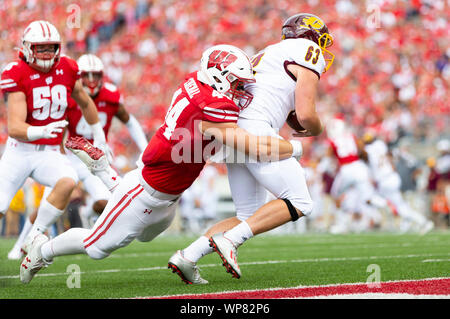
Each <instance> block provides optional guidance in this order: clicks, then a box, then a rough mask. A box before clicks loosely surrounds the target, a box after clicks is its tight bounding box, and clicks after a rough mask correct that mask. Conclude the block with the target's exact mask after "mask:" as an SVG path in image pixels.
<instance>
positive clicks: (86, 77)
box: [77, 54, 104, 96]
mask: <svg viewBox="0 0 450 319" xmlns="http://www.w3.org/2000/svg"><path fill="white" fill-rule="evenodd" d="M77 63H78V68H79V69H80V72H81V80H82V83H83V88H84V89H85V90H86V92H87V93H88V94H89V95H91V96H95V95H97V93H98V92H99V91H100V88H101V87H102V85H103V69H104V67H103V62H102V60H100V58H99V57H97V56H96V55H93V54H83V55H82V56H80V57H79V58H78V60H77Z"/></svg>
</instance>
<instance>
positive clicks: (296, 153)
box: [289, 140, 303, 157]
mask: <svg viewBox="0 0 450 319" xmlns="http://www.w3.org/2000/svg"><path fill="white" fill-rule="evenodd" d="M289 142H290V143H291V145H292V156H293V157H300V156H302V154H303V146H302V142H300V141H298V140H290V141H289Z"/></svg>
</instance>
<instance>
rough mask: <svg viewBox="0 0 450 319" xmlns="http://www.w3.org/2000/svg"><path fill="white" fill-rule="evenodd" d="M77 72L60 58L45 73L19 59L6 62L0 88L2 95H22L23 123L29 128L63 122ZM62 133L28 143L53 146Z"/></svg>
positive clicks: (65, 58)
mask: <svg viewBox="0 0 450 319" xmlns="http://www.w3.org/2000/svg"><path fill="white" fill-rule="evenodd" d="M79 78H80V72H79V70H78V65H77V63H76V61H75V60H72V59H71V58H69V57H66V56H62V57H61V58H60V61H59V63H58V64H56V65H55V66H53V68H52V69H51V70H50V71H49V72H47V73H45V72H40V71H38V70H36V69H33V68H32V67H30V66H29V65H28V64H27V63H26V62H25V61H23V60H22V59H19V60H17V61H14V62H11V63H9V64H8V65H7V66H6V67H5V68H4V70H3V72H2V79H1V81H0V88H1V89H2V91H3V93H4V94H6V93H11V92H17V91H21V92H23V93H24V94H25V96H26V101H27V118H26V122H27V123H28V124H30V125H33V126H44V125H47V124H50V123H52V122H56V121H60V120H63V119H64V118H65V116H66V111H67V108H68V106H69V103H68V99H69V98H70V96H71V95H72V91H73V88H74V86H75V82H76V81H77V80H78V79H79ZM62 137H63V133H59V134H58V135H57V137H55V138H50V139H39V140H36V141H33V142H28V143H32V144H47V145H57V144H60V143H61V141H62Z"/></svg>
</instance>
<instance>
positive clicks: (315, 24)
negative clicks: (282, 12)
mask: <svg viewBox="0 0 450 319" xmlns="http://www.w3.org/2000/svg"><path fill="white" fill-rule="evenodd" d="M281 34H282V38H283V40H284V39H297V38H305V39H309V40H311V41H313V42H315V43H317V44H318V45H319V46H320V48H321V49H322V54H323V57H324V58H325V62H326V63H327V65H326V66H325V72H326V71H327V70H328V69H329V68H330V66H331V65H332V64H333V61H334V54H333V53H331V52H330V51H328V50H327V48H329V47H330V46H332V45H333V37H332V35H331V34H330V33H329V32H328V27H327V25H326V24H325V23H324V22H323V21H322V19H320V18H319V17H318V16H315V15H313V14H310V13H298V14H296V15H293V16H291V17H289V18H288V19H287V20H286V21H285V22H284V23H283V27H282V28H281Z"/></svg>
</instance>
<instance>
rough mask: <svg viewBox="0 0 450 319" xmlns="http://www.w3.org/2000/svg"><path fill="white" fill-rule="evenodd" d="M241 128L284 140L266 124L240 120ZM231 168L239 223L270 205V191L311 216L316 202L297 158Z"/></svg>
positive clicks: (230, 176) (231, 165)
mask: <svg viewBox="0 0 450 319" xmlns="http://www.w3.org/2000/svg"><path fill="white" fill-rule="evenodd" d="M238 125H239V126H240V127H241V128H243V129H245V130H246V131H248V132H249V133H251V134H254V135H257V136H273V137H277V138H282V137H281V136H279V135H278V133H277V132H276V131H275V129H274V128H272V127H271V126H270V125H269V124H268V123H267V122H264V121H257V120H248V119H242V118H240V119H239V120H238ZM241 158H242V157H241ZM227 169H228V180H229V183H230V188H231V195H232V197H233V201H234V204H235V207H236V217H237V218H238V219H239V220H246V219H247V218H248V217H250V216H252V215H253V214H254V213H255V212H256V211H257V210H258V209H259V208H260V207H261V206H263V205H264V204H265V203H266V196H267V191H269V192H271V193H272V194H273V195H274V196H275V197H276V198H279V199H288V200H289V201H290V202H291V203H292V205H294V207H295V208H297V209H299V210H300V211H301V212H302V213H303V214H304V215H306V216H308V215H310V214H311V212H312V209H313V202H312V199H311V196H310V194H309V191H308V187H307V184H306V177H305V172H304V170H303V168H302V166H301V165H300V163H299V162H298V160H297V159H295V158H293V157H291V158H289V159H285V160H281V161H278V162H258V163H257V162H255V161H247V162H245V163H227Z"/></svg>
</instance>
